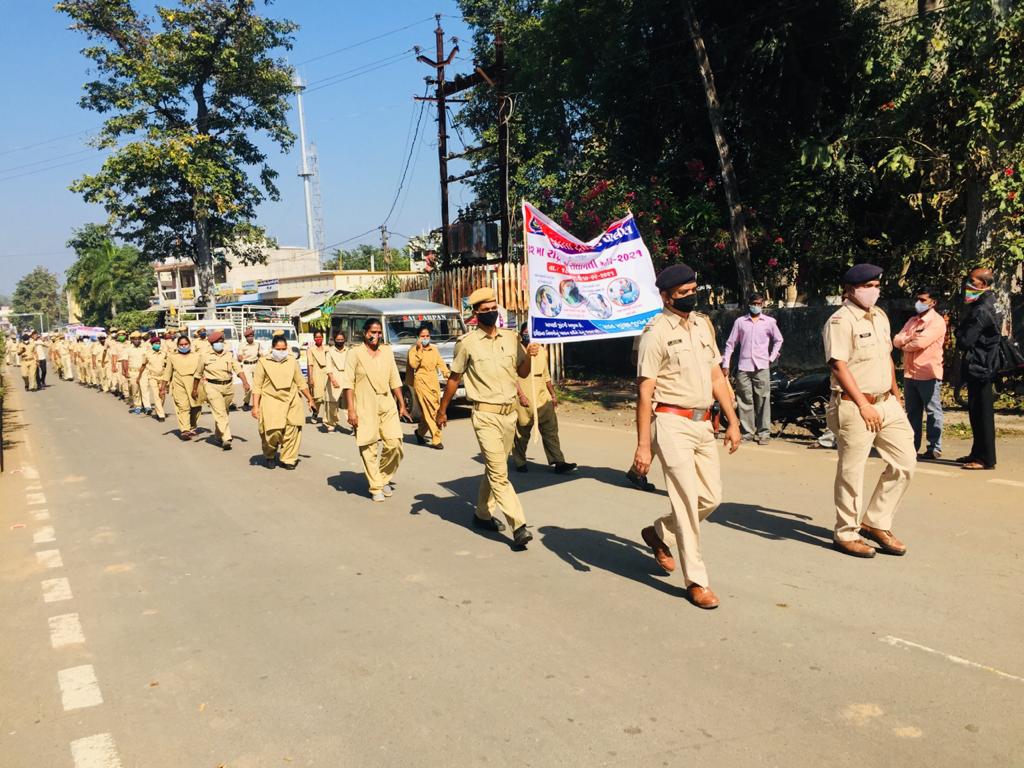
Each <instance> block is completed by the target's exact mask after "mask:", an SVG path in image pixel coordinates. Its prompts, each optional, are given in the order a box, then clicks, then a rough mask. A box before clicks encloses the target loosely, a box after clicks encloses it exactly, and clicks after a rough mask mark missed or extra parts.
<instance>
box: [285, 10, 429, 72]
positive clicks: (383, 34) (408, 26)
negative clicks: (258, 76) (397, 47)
mask: <svg viewBox="0 0 1024 768" xmlns="http://www.w3.org/2000/svg"><path fill="white" fill-rule="evenodd" d="M433 20H434V17H433V16H427V18H425V19H420V20H419V21H414V22H412V23H410V24H406V25H405V26H404V27H398V28H396V29H392V30H390V31H388V32H381V33H380V34H379V35H374V36H373V37H368V38H366V39H365V40H360V41H359V42H358V43H352V44H351V45H346V46H345V47H343V48H336V49H335V50H333V51H328V52H327V53H321V54H320V55H319V56H314V57H313V58H311V59H306V60H305V61H300V62H298V63H297V64H296V66H302V65H304V64H309V63H311V62H314V61H320V59H326V58H327V57H328V56H334V55H335V54H338V53H344V52H345V51H351V50H352V49H353V48H358V47H359V46H361V45H366V44H367V43H372V42H373V41H374V40H380V39H381V38H385V37H389V36H390V35H395V34H398V33H399V32H403V31H405V30H407V29H412V28H413V27H415V26H417V25H419V24H423V23H425V22H428V21H433Z"/></svg>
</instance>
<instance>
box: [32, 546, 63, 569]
mask: <svg viewBox="0 0 1024 768" xmlns="http://www.w3.org/2000/svg"><path fill="white" fill-rule="evenodd" d="M36 560H38V561H39V564H40V565H44V566H46V567H47V568H63V567H64V558H62V557H61V556H60V550H59V549H41V550H39V551H38V552H36Z"/></svg>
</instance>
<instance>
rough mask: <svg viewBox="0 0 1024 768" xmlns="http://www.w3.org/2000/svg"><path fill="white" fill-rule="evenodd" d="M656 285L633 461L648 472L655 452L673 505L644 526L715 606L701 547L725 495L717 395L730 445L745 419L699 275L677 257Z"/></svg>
mask: <svg viewBox="0 0 1024 768" xmlns="http://www.w3.org/2000/svg"><path fill="white" fill-rule="evenodd" d="M655 285H656V286H657V288H658V290H659V291H660V292H661V298H662V302H663V304H664V308H663V309H662V311H661V314H660V315H657V316H656V317H655V318H654V319H653V320H651V322H650V323H648V324H647V327H646V328H644V332H643V334H642V336H641V339H640V350H639V356H638V359H637V388H638V390H639V399H638V400H637V405H636V432H637V446H636V454H635V456H634V458H633V467H634V469H635V470H636V471H637V472H638V473H639V474H640V475H641V476H646V475H647V472H648V470H649V469H650V466H651V461H652V454H653V455H657V457H658V458H659V459H660V460H661V465H662V467H664V469H665V485H666V487H667V488H668V495H669V501H670V502H671V510H670V511H669V513H668V514H667V515H665V516H663V517H660V518H658V519H657V520H656V521H655V522H654V525H652V526H648V527H647V528H644V529H643V531H641V536H642V537H643V539H644V541H645V542H646V543H647V544H648V546H650V547H651V549H652V550H653V552H654V558H655V560H656V561H657V562H658V565H660V566H661V567H662V569H664V570H665V571H666V572H669V573H671V572H672V571H674V570H675V568H676V562H675V559H674V558H673V556H672V549H671V543H672V542H673V541H674V542H675V544H676V546H677V547H678V549H679V553H680V556H681V558H682V570H683V579H684V580H685V583H686V594H687V597H688V598H689V600H690V602H691V603H693V604H694V605H696V606H697V607H698V608H707V609H710V608H717V607H718V604H719V600H718V597H717V596H716V595H715V593H714V592H712V591H711V588H710V586H709V583H708V573H707V568H706V567H705V565H704V557H703V554H702V552H701V546H700V523H701V521H702V520H703V519H704V518H706V517H707V516H708V515H710V514H711V513H712V512H714V511H715V509H716V508H717V507H718V505H719V503H720V502H721V500H722V479H721V467H720V462H719V457H718V447H717V445H716V444H715V431H714V427H713V426H712V422H711V406H712V405H713V403H714V401H715V400H718V402H719V404H720V406H721V408H722V412H723V414H724V415H725V417H726V419H728V422H729V427H728V428H727V429H726V431H725V445H726V447H728V449H729V452H730V453H734V452H735V451H736V449H738V448H739V446H740V428H739V421H738V420H737V419H736V414H735V412H734V410H733V404H732V392H731V390H730V388H729V383H728V380H727V379H726V378H725V376H723V375H722V370H721V368H720V365H721V355H720V354H719V352H718V345H717V344H716V343H715V334H714V330H713V328H712V326H711V321H710V320H709V319H708V318H707V316H705V315H701V314H700V313H698V312H695V311H694V309H695V307H696V304H697V275H696V273H695V272H694V271H693V269H692V268H690V267H689V266H687V265H686V264H673V265H672V266H670V267H666V268H665V269H664V270H662V272H661V273H660V274H659V275H658V277H657V280H656V281H655Z"/></svg>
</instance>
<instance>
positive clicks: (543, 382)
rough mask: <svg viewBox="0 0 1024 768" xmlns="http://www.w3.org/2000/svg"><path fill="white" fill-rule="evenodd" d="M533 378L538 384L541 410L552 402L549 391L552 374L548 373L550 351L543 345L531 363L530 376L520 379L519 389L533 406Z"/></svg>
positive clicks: (538, 398) (538, 405)
mask: <svg viewBox="0 0 1024 768" xmlns="http://www.w3.org/2000/svg"><path fill="white" fill-rule="evenodd" d="M531 377H532V378H533V379H534V380H535V381H536V382H537V407H538V408H541V407H543V406H545V405H547V404H548V403H550V402H551V393H550V392H549V391H548V382H549V381H551V374H550V373H548V351H547V349H546V348H545V347H544V346H543V345H542V346H541V348H540V352H538V353H537V356H536V357H535V358H533V360H531V361H530V376H526V377H525V378H521V379H519V389H521V390H522V392H523V395H525V396H526V399H527V400H529V401H530V406H531V407H532V406H533V384H532V383H531V382H530V379H531Z"/></svg>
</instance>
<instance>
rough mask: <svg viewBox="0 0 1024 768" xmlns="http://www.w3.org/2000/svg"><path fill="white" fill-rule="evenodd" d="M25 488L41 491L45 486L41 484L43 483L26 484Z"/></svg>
mask: <svg viewBox="0 0 1024 768" xmlns="http://www.w3.org/2000/svg"><path fill="white" fill-rule="evenodd" d="M25 490H26V491H41V490H43V486H41V485H26V486H25Z"/></svg>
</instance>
